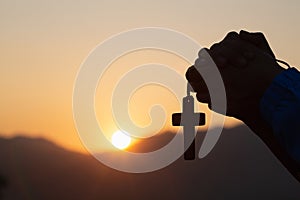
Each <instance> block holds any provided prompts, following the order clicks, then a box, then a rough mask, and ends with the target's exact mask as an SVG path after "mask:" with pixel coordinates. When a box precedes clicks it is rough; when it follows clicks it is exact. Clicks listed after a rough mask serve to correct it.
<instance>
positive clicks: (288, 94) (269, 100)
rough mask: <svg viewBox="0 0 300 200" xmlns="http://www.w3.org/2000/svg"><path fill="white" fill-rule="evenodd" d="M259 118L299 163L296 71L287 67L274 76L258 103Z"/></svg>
mask: <svg viewBox="0 0 300 200" xmlns="http://www.w3.org/2000/svg"><path fill="white" fill-rule="evenodd" d="M260 111H261V114H262V116H263V118H264V119H265V120H266V121H267V123H269V125H271V127H272V129H273V133H274V135H275V137H276V138H277V140H278V141H279V143H280V144H281V145H282V146H283V147H284V148H285V150H286V151H287V153H288V154H289V155H290V156H291V157H292V158H293V159H294V160H296V161H297V162H298V163H300V73H299V71H297V70H296V69H295V68H289V69H287V70H285V71H284V72H282V73H280V74H279V75H278V76H276V77H275V79H274V80H273V82H272V84H271V85H270V87H269V88H268V89H267V90H266V92H265V94H264V96H263V97H262V99H261V102H260Z"/></svg>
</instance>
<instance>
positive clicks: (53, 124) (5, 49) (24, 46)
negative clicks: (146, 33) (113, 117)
mask: <svg viewBox="0 0 300 200" xmlns="http://www.w3.org/2000/svg"><path fill="white" fill-rule="evenodd" d="M299 7H300V3H299V1H296V0H294V1H292V0H291V1H286V2H284V1H258V0H253V1H249V2H246V3H245V2H242V1H238V0H230V1H226V3H225V1H224V2H219V3H216V2H211V1H200V0H197V1H196V0H187V1H166V0H160V1H148V2H147V3H145V2H143V1H131V3H126V2H125V1H113V0H111V1H89V2H88V3H87V2H86V1H76V2H75V1H71V0H68V1H66V0H62V1H33V0H28V1H19V2H17V3H16V2H13V1H9V0H7V1H1V2H0V27H1V32H0V36H1V37H0V44H1V45H0V58H1V59H0V93H1V100H0V111H1V112H0V136H14V135H15V134H22V135H25V136H30V137H36V136H40V137H45V138H47V139H50V140H52V141H55V142H57V143H58V144H61V145H63V146H64V147H66V148H69V149H73V150H76V151H82V150H83V147H82V145H81V143H80V140H79V137H78V135H77V133H76V129H75V126H74V123H73V117H72V91H73V84H74V81H75V78H76V73H77V71H78V70H79V67H80V64H81V63H82V62H83V60H84V59H85V58H86V56H87V55H88V53H89V52H90V51H91V50H92V49H93V48H94V47H95V46H96V45H97V44H98V43H100V42H101V41H103V40H105V39H107V38H108V37H110V36H111V35H113V34H117V33H119V32H121V31H125V30H129V29H132V28H137V27H145V26H158V27H166V28H170V29H175V30H177V31H180V32H182V33H185V34H187V35H189V36H190V37H192V38H194V39H195V40H197V41H198V42H199V43H200V44H201V45H203V46H210V45H211V44H212V43H214V42H216V41H219V40H221V39H222V38H223V37H224V35H225V34H226V33H227V32H228V31H231V30H237V31H238V30H240V29H247V30H252V31H263V32H264V33H265V34H266V36H267V38H268V40H269V42H270V43H271V46H272V48H273V49H274V52H275V54H276V55H277V57H278V58H280V59H283V60H286V61H288V62H289V63H290V64H291V65H293V66H300V58H299V55H298V54H299V52H300V39H299V38H298V37H299V35H300V27H299V22H298V21H299V19H300V13H299V12H298V9H299ZM162 54H163V55H162ZM149 55H151V56H152V57H151V56H149ZM128 56H129V57H127V58H121V59H120V60H119V62H123V64H124V65H128V66H129V67H130V66H131V62H133V60H131V58H132V59H134V57H138V58H139V59H136V60H134V61H137V62H148V61H149V60H151V59H156V61H157V62H162V63H165V64H168V65H170V66H172V67H174V68H176V67H177V68H180V67H181V65H187V66H188V63H186V62H185V61H183V60H180V59H179V58H176V57H174V55H169V54H165V53H161V52H152V53H151V52H147V51H145V52H139V53H136V54H133V55H128ZM130 56H131V57H130ZM162 58H164V59H162ZM122 59H125V60H123V61H122ZM126 59H127V60H126ZM125 63H126V64H125ZM115 65H116V66H117V65H118V63H117V62H116V63H115ZM298 69H299V68H298ZM182 73H184V71H182ZM148 89H149V92H150V91H151V88H148ZM136 98H137V99H141V98H142V95H141V94H137V96H136ZM171 99H172V97H171V96H166V97H165V98H163V100H162V101H163V103H164V104H170V108H169V109H168V111H169V112H170V113H171V112H173V111H174V109H175V108H176V106H177V107H178V106H179V105H177V104H176V103H174V102H173V103H170V102H169V101H173V100H171ZM149 103H150V100H149V102H143V101H142V103H141V104H144V105H141V111H142V112H138V111H137V110H134V108H132V112H133V116H135V117H133V118H136V120H137V121H139V122H137V123H141V124H143V123H148V122H149V119H148V118H147V116H146V115H144V114H143V112H144V111H145V109H144V108H146V107H147V105H148V104H149ZM99 106H100V107H101V105H96V108H97V107H98V109H101V108H99ZM175 111H176V112H177V111H178V110H175ZM99 115H101V114H99ZM143 116H145V117H143ZM111 129H112V130H113V128H111ZM109 134H111V133H109Z"/></svg>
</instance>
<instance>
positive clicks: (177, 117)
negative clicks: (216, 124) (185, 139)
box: [172, 113, 205, 126]
mask: <svg viewBox="0 0 300 200" xmlns="http://www.w3.org/2000/svg"><path fill="white" fill-rule="evenodd" d="M181 118H182V113H173V114H172V125H173V126H184V125H186V123H185V122H184V120H183V119H182V120H181ZM188 124H189V125H193V126H203V125H205V113H194V114H193V118H192V119H191V120H190V122H189V123H188Z"/></svg>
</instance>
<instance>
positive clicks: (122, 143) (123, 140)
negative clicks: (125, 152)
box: [111, 131, 131, 149]
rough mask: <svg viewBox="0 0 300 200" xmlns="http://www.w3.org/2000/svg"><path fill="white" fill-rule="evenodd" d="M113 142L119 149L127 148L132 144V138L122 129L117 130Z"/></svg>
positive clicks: (112, 138)
mask: <svg viewBox="0 0 300 200" xmlns="http://www.w3.org/2000/svg"><path fill="white" fill-rule="evenodd" d="M111 142H112V144H113V145H114V146H115V147H116V148H118V149H125V148H127V147H128V146H129V145H130V142H131V138H130V137H129V136H128V135H126V134H125V133H124V132H122V131H116V132H115V133H114V134H113V135H112V137H111Z"/></svg>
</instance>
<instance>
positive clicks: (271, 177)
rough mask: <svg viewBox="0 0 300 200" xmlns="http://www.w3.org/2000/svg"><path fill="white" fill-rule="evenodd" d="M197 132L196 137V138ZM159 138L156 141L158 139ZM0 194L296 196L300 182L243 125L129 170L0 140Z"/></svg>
mask: <svg viewBox="0 0 300 200" xmlns="http://www.w3.org/2000/svg"><path fill="white" fill-rule="evenodd" d="M200 139H201V137H199V140H200ZM157 141H159V140H157ZM0 161H1V164H0V175H3V176H4V177H5V180H6V182H7V186H6V187H5V188H4V189H3V192H2V198H3V199H8V200H10V199H16V200H18V199H20V200H27V199H30V200H36V199H37V200H40V199H43V200H47V199H49V200H53V199H58V200H60V199H62V200H69V199H70V200H76V199H78V200H79V199H80V200H82V199H85V200H92V199H97V200H99V199H105V200H106V199H122V200H125V199H133V200H134V199H172V200H176V199H205V200H207V199H230V200H232V199H273V200H274V199H300V184H299V183H298V182H297V181H296V180H295V179H294V178H293V177H292V176H291V175H290V174H289V173H288V171H287V170H286V169H284V168H283V167H282V166H281V165H280V163H279V162H278V161H277V159H276V158H274V156H273V155H272V154H271V153H270V151H269V150H268V149H267V148H266V147H265V145H264V144H262V143H261V142H260V141H259V140H258V139H257V137H256V136H255V135H254V134H253V133H252V132H251V131H250V130H249V129H248V128H246V127H244V126H240V127H236V128H234V129H230V130H224V131H223V134H222V135H221V138H220V139H219V141H218V143H217V145H216V146H215V148H214V149H213V151H212V152H211V153H210V154H209V155H208V156H207V157H205V158H204V159H200V160H199V159H198V160H196V161H192V162H187V161H184V160H183V159H182V158H180V159H178V160H177V161H176V162H174V163H173V164H172V165H170V166H168V167H166V168H164V169H161V170H159V171H155V172H151V173H146V174H128V173H122V172H118V171H116V170H113V169H110V168H108V167H106V166H104V165H103V164H101V163H99V162H98V161H97V160H96V159H94V158H93V157H92V156H88V155H83V154H78V153H74V152H70V151H67V150H64V149H63V148H61V147H59V146H57V145H55V144H53V143H51V142H49V141H47V140H44V139H28V138H24V137H16V138H13V139H0Z"/></svg>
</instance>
